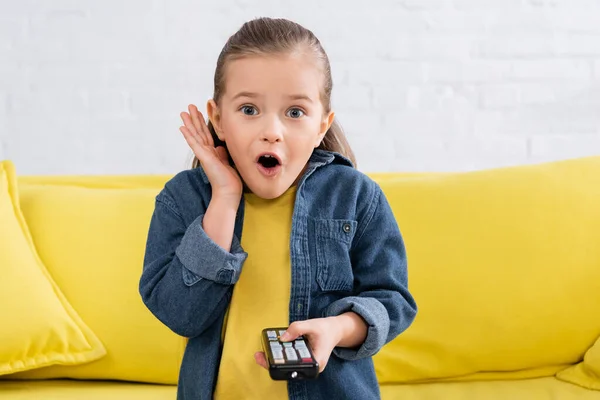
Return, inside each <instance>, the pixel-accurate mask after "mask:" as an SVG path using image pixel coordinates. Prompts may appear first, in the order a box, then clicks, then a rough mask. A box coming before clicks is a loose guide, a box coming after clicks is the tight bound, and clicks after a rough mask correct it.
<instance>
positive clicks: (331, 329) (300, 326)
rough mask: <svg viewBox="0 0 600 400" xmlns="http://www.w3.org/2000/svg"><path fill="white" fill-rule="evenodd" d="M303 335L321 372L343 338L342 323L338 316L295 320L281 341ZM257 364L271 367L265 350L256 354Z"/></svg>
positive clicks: (291, 339)
mask: <svg viewBox="0 0 600 400" xmlns="http://www.w3.org/2000/svg"><path fill="white" fill-rule="evenodd" d="M300 336H303V337H304V338H305V339H306V341H308V343H309V344H310V347H311V349H312V352H313V355H314V358H315V360H316V362H317V363H318V367H319V372H322V371H323V370H324V369H325V366H326V365H327V362H328V361H329V357H330V356H331V352H332V351H333V349H334V348H335V346H337V345H338V343H339V342H340V340H341V339H342V332H341V330H340V324H338V323H337V320H336V317H328V318H314V319H309V320H305V321H296V322H293V323H292V324H291V325H290V326H289V327H288V328H287V330H286V333H285V334H284V335H283V336H281V338H280V340H281V342H292V341H294V340H296V339H297V338H298V337H300ZM254 357H255V360H256V362H257V364H259V365H261V366H262V367H264V368H266V369H269V363H268V361H267V359H266V357H265V353H264V352H257V353H256V354H255V355H254Z"/></svg>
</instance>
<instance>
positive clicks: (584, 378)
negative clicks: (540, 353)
mask: <svg viewBox="0 0 600 400" xmlns="http://www.w3.org/2000/svg"><path fill="white" fill-rule="evenodd" d="M556 376H557V378H558V379H560V380H563V381H565V382H571V383H574V384H576V385H579V386H583V387H584V388H586V389H593V390H600V338H598V340H596V344H594V346H592V348H591V349H589V350H588V351H587V353H585V357H584V358H583V361H582V362H580V363H578V364H576V365H574V366H572V367H569V368H567V369H565V370H563V371H560V372H559V373H558V374H557V375H556Z"/></svg>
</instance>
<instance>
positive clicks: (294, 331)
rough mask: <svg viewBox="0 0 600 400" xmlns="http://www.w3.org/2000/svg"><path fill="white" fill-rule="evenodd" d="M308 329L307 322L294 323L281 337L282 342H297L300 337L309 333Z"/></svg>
mask: <svg viewBox="0 0 600 400" xmlns="http://www.w3.org/2000/svg"><path fill="white" fill-rule="evenodd" d="M307 328H308V326H307V324H306V323H305V321H296V322H292V323H291V324H290V326H289V327H288V328H287V329H286V331H285V332H284V333H283V335H281V341H282V342H289V341H292V340H295V339H296V338H297V337H298V336H301V335H304V334H306V333H308V332H307Z"/></svg>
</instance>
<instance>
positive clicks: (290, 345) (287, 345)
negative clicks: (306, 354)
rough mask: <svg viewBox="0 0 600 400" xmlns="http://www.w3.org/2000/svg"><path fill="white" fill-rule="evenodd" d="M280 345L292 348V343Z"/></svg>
mask: <svg viewBox="0 0 600 400" xmlns="http://www.w3.org/2000/svg"><path fill="white" fill-rule="evenodd" d="M281 344H282V345H283V347H292V343H291V342H283V343H281Z"/></svg>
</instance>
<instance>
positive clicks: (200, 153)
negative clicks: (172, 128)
mask: <svg viewBox="0 0 600 400" xmlns="http://www.w3.org/2000/svg"><path fill="white" fill-rule="evenodd" d="M179 131H180V132H181V133H182V134H183V137H184V138H185V141H186V142H187V144H188V146H190V148H191V149H192V151H193V152H194V154H195V155H196V157H198V159H200V160H202V159H203V158H204V156H205V152H204V147H203V146H202V145H201V144H200V143H199V142H198V139H196V136H195V135H194V134H192V132H190V130H189V129H188V128H187V127H185V126H181V127H179Z"/></svg>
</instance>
